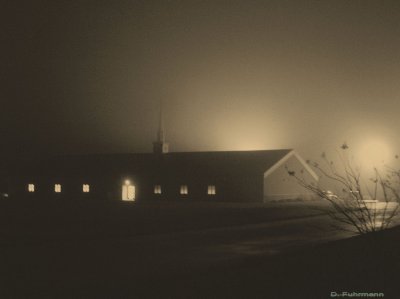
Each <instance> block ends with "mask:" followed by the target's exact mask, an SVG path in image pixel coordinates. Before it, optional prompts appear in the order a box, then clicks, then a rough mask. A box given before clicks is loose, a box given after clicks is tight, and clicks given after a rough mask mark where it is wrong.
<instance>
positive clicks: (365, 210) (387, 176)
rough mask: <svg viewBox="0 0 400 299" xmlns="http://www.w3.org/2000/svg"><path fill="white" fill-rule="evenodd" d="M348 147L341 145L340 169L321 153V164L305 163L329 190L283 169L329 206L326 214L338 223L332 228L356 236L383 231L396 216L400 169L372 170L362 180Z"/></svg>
mask: <svg viewBox="0 0 400 299" xmlns="http://www.w3.org/2000/svg"><path fill="white" fill-rule="evenodd" d="M348 148H349V147H348V146H347V144H343V145H342V146H341V150H340V152H338V157H339V161H340V162H339V163H338V165H339V166H340V167H337V166H336V165H335V163H334V162H333V161H331V160H329V159H328V157H327V155H326V154H325V153H323V154H322V155H321V160H322V161H321V163H318V162H315V161H310V160H308V161H307V163H308V164H309V165H310V166H311V167H313V168H314V169H315V170H316V171H317V172H318V173H319V175H320V177H321V178H322V179H324V180H325V181H326V185H328V186H329V190H326V189H324V188H322V187H321V186H320V185H319V184H316V183H314V182H308V181H306V180H305V179H304V176H303V171H300V172H299V173H297V172H296V171H294V170H292V169H288V168H286V169H287V171H288V174H289V175H290V176H292V177H294V178H295V179H296V180H297V182H298V183H299V184H300V185H301V186H303V187H304V188H305V189H307V190H309V191H311V192H312V193H314V194H315V195H317V196H318V197H320V198H322V199H325V200H327V201H328V202H329V203H330V206H331V207H332V209H330V210H328V211H326V212H327V213H328V215H329V216H330V217H331V218H332V219H333V220H335V221H336V224H341V225H335V226H336V227H337V228H339V229H342V230H350V231H353V232H356V233H358V234H366V233H370V232H375V231H380V230H384V229H387V228H388V227H390V226H391V225H392V224H393V220H394V218H395V216H397V215H398V214H399V205H398V204H399V203H400V192H399V191H400V188H399V187H400V170H396V169H393V168H390V167H388V166H385V168H384V170H383V171H382V170H378V169H377V168H374V169H373V173H374V174H373V177H372V178H370V179H369V180H367V181H365V180H364V179H363V178H362V177H361V171H360V168H359V167H357V166H356V163H355V162H354V159H353V158H349V155H348V151H349V150H348ZM396 158H398V157H397V156H396ZM331 190H334V191H331Z"/></svg>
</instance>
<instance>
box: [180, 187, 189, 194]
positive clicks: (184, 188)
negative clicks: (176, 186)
mask: <svg viewBox="0 0 400 299" xmlns="http://www.w3.org/2000/svg"><path fill="white" fill-rule="evenodd" d="M188 193H189V192H188V186H187V185H181V189H180V194H182V195H187V194H188Z"/></svg>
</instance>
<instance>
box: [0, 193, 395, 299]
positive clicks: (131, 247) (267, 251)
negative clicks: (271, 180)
mask: <svg viewBox="0 0 400 299" xmlns="http://www.w3.org/2000/svg"><path fill="white" fill-rule="evenodd" d="M318 214H320V212H317V211H316V210H314V209H310V207H309V206H306V205H304V204H301V203H298V204H296V203H287V204H275V205H262V204H254V205H245V204H218V203H164V204H142V205H137V204H134V205H132V204H130V203H98V202H73V203H67V202H56V201H41V202H37V201H36V202H22V201H10V200H7V201H3V202H1V203H0V224H1V226H0V236H1V239H0V261H1V268H0V298H310V299H312V298H330V293H331V292H337V293H339V292H342V291H347V292H383V293H384V294H385V297H384V298H400V284H399V283H398V277H399V275H398V273H400V227H395V228H393V229H390V230H388V231H385V232H382V233H378V234H375V235H370V236H368V237H354V238H348V239H341V240H336V241H330V242H327V241H328V240H332V239H339V238H343V237H348V236H349V235H346V234H343V235H340V234H339V233H338V232H335V231H333V230H332V229H331V228H328V227H330V226H329V219H328V218H327V217H326V216H323V215H322V216H321V215H318Z"/></svg>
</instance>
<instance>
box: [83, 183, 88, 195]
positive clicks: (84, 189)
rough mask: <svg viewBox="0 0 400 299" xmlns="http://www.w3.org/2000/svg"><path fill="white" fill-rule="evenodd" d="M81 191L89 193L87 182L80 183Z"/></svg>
mask: <svg viewBox="0 0 400 299" xmlns="http://www.w3.org/2000/svg"><path fill="white" fill-rule="evenodd" d="M82 191H83V193H89V192H90V186H89V184H83V185H82Z"/></svg>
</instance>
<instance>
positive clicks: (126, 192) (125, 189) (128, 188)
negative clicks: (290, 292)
mask: <svg viewBox="0 0 400 299" xmlns="http://www.w3.org/2000/svg"><path fill="white" fill-rule="evenodd" d="M135 195H136V194H135V186H134V185H132V184H131V182H130V181H129V180H126V181H125V184H124V185H122V200H123V201H135Z"/></svg>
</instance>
